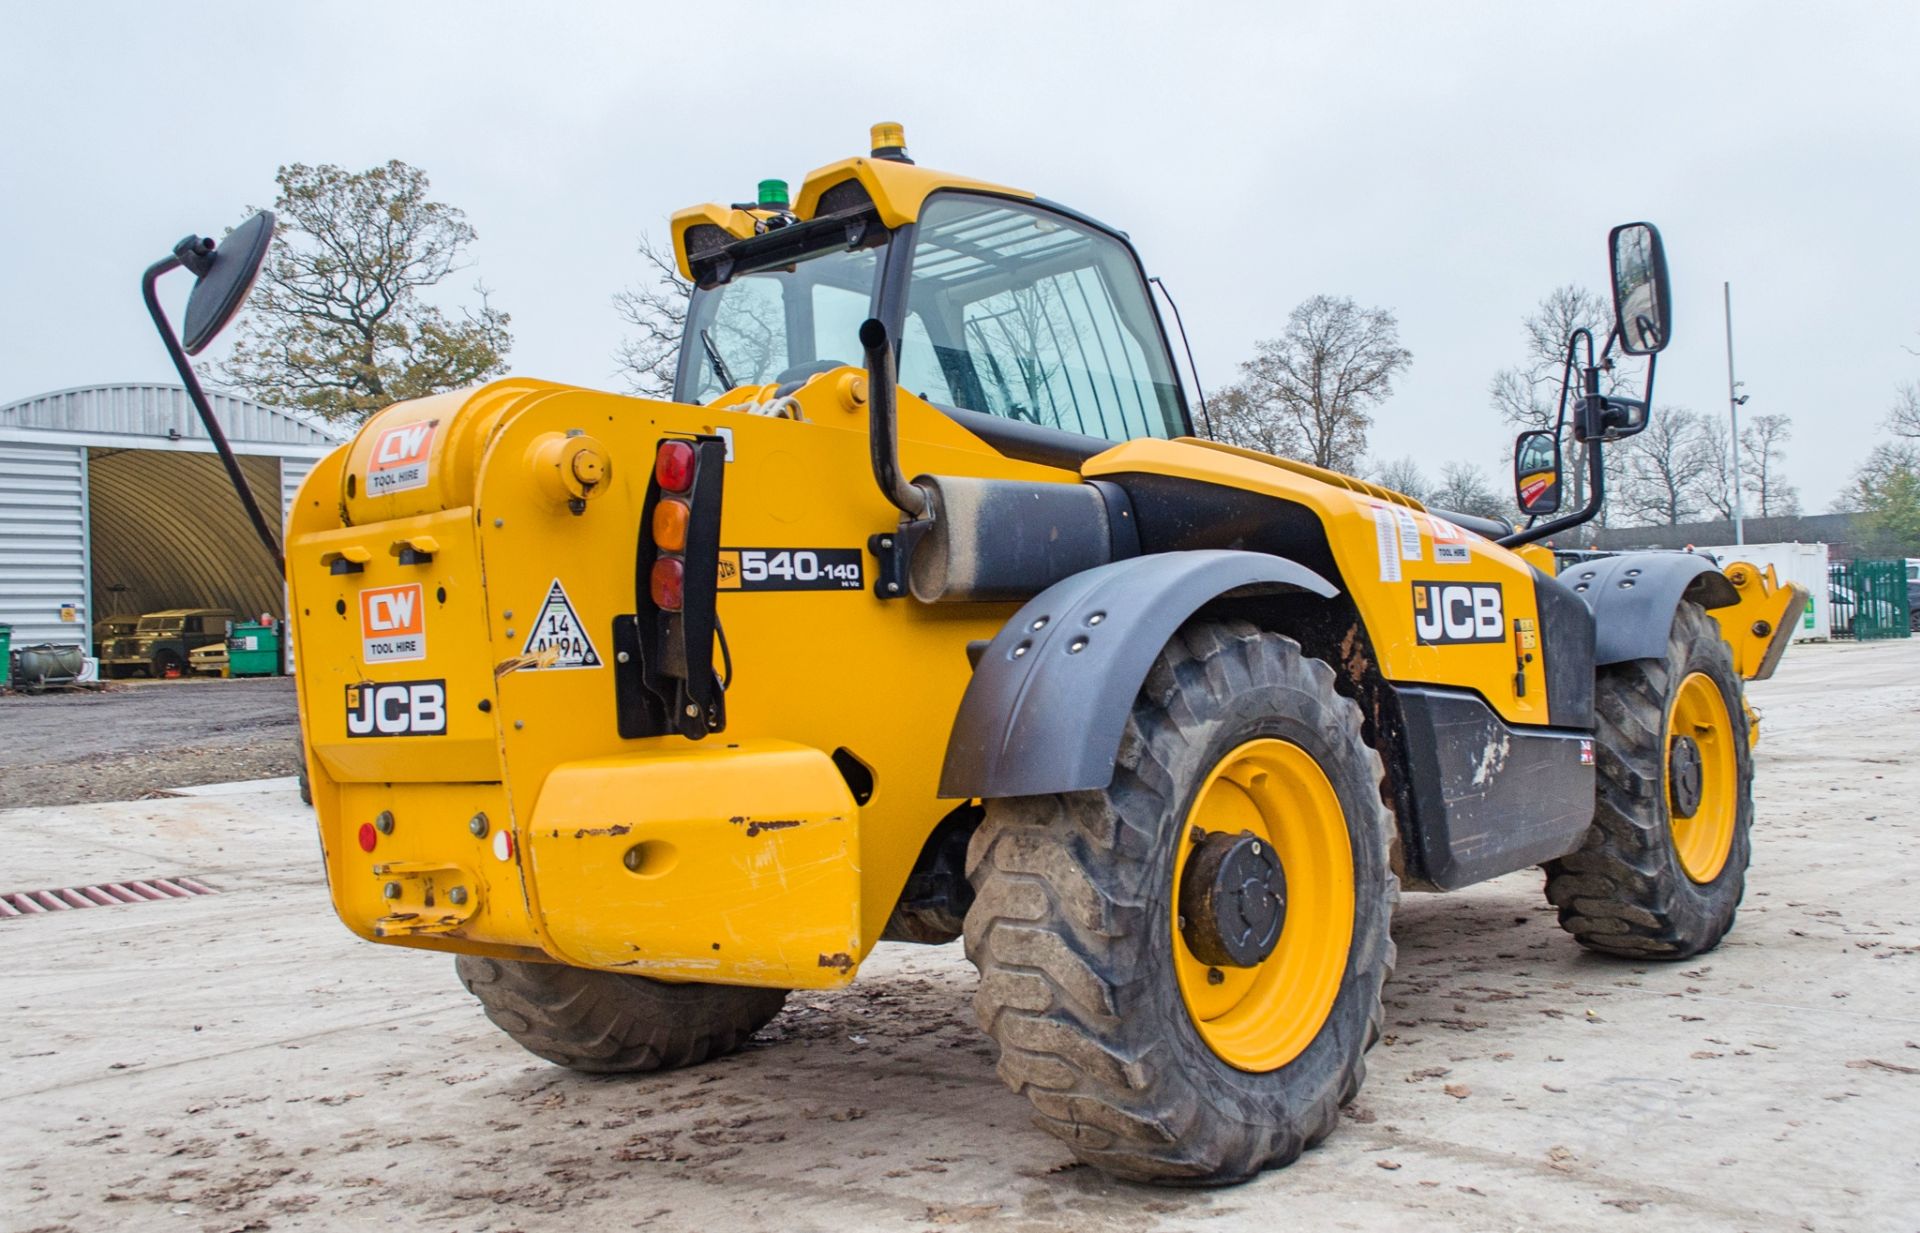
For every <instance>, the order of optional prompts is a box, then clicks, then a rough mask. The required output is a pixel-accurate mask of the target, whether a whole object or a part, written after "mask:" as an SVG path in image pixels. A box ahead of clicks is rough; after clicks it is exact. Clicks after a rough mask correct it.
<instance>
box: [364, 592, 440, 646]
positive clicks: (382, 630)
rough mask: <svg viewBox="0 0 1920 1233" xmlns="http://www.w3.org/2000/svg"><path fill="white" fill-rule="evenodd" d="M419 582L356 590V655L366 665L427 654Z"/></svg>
mask: <svg viewBox="0 0 1920 1233" xmlns="http://www.w3.org/2000/svg"><path fill="white" fill-rule="evenodd" d="M424 607H425V604H424V600H423V599H422V596H421V591H420V584H419V583H417V582H409V583H407V584H406V585H405V586H398V587H374V588H372V589H370V590H366V591H362V592H360V658H361V659H363V660H365V661H366V662H367V663H370V664H388V663H397V662H399V661H401V660H407V659H425V658H426V657H427V614H426V612H425V611H424Z"/></svg>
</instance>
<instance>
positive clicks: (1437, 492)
mask: <svg viewBox="0 0 1920 1233" xmlns="http://www.w3.org/2000/svg"><path fill="white" fill-rule="evenodd" d="M1425 501H1426V503H1427V504H1428V505H1431V506H1436V507H1438V508H1440V509H1445V510H1453V511H1454V512H1456V513H1461V514H1477V515H1478V516H1480V517H1482V518H1504V517H1506V515H1507V514H1509V513H1511V512H1512V505H1511V502H1510V500H1509V499H1508V498H1506V497H1503V496H1501V495H1500V492H1499V490H1498V489H1496V488H1495V487H1494V486H1493V482H1492V481H1491V480H1489V479H1488V478H1487V473H1486V472H1485V471H1483V470H1481V469H1480V467H1479V466H1477V465H1476V464H1474V463H1471V462H1449V463H1444V464H1442V465H1441V467H1440V483H1439V484H1438V485H1437V486H1436V487H1434V489H1433V490H1432V491H1431V492H1429V493H1428V494H1427V496H1426V498H1425Z"/></svg>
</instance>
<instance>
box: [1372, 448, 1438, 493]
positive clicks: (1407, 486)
mask: <svg viewBox="0 0 1920 1233" xmlns="http://www.w3.org/2000/svg"><path fill="white" fill-rule="evenodd" d="M1372 479H1373V482H1374V483H1376V484H1378V485H1380V486H1381V487H1382V488H1391V489H1393V490H1394V491H1395V492H1397V493H1400V494H1401V495H1403V496H1409V497H1412V498H1413V499H1414V500H1416V501H1419V502H1421V503H1422V504H1424V503H1425V502H1426V500H1427V497H1428V495H1429V494H1431V493H1432V492H1433V481H1432V480H1431V479H1429V478H1428V477H1427V473H1426V472H1425V471H1422V470H1421V469H1420V463H1419V462H1418V461H1417V460H1416V459H1415V458H1414V457H1413V456H1412V455H1411V454H1409V455H1407V456H1406V457H1404V458H1396V459H1394V460H1392V461H1391V462H1383V463H1377V464H1375V466H1374V469H1373V474H1372Z"/></svg>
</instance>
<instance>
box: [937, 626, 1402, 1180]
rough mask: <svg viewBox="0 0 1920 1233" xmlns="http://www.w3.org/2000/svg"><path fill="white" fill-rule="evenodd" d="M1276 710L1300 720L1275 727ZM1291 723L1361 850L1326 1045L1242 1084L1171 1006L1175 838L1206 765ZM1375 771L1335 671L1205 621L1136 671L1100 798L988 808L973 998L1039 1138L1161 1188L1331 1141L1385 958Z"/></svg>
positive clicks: (1260, 636) (974, 935)
mask: <svg viewBox="0 0 1920 1233" xmlns="http://www.w3.org/2000/svg"><path fill="white" fill-rule="evenodd" d="M1276 707H1278V708H1281V709H1285V710H1287V711H1288V712H1289V713H1290V714H1291V715H1292V717H1293V719H1294V721H1295V726H1294V727H1292V728H1289V729H1287V730H1286V731H1278V732H1276V731H1271V730H1270V729H1271V727H1272V720H1271V712H1272V711H1273V710H1274V709H1275V708H1276ZM1263 720H1264V721H1265V723H1266V727H1267V728H1268V729H1269V730H1268V731H1260V730H1257V729H1258V728H1259V726H1260V725H1261V723H1262V721H1263ZM1249 723H1252V724H1254V725H1255V729H1252V730H1250V729H1248V728H1247V725H1248V724H1249ZM1303 729H1305V730H1313V731H1317V732H1319V733H1321V734H1324V735H1323V736H1322V737H1321V738H1320V740H1321V741H1322V743H1323V744H1324V745H1326V746H1328V747H1330V748H1331V749H1332V751H1333V753H1334V757H1333V759H1332V762H1333V764H1332V765H1328V764H1327V762H1326V761H1325V760H1323V763H1322V764H1323V768H1324V769H1325V770H1326V771H1327V773H1328V776H1329V778H1330V779H1331V780H1332V781H1333V783H1334V786H1335V789H1336V791H1337V792H1338V793H1339V795H1340V798H1341V801H1342V804H1343V807H1344V809H1345V811H1346V812H1347V816H1348V828H1349V833H1350V834H1353V835H1355V837H1356V838H1355V852H1354V866H1355V876H1356V880H1361V881H1362V882H1363V884H1362V885H1360V886H1357V887H1356V888H1355V908H1356V922H1355V940H1354V944H1353V949H1352V951H1351V953H1350V955H1349V958H1348V967H1347V973H1346V975H1345V977H1344V978H1343V981H1342V986H1341V992H1340V995H1339V997H1338V999H1337V1000H1336V1002H1335V1005H1334V1008H1333V1011H1332V1013H1331V1014H1330V1016H1329V1018H1328V1021H1327V1024H1326V1025H1325V1027H1323V1029H1322V1031H1321V1033H1320V1036H1319V1037H1317V1038H1316V1039H1315V1041H1314V1043H1313V1044H1312V1045H1310V1046H1309V1047H1308V1049H1307V1051H1306V1052H1305V1053H1303V1054H1302V1055H1301V1056H1300V1057H1299V1058H1297V1059H1295V1061H1294V1062H1292V1063H1290V1064H1289V1065H1287V1066H1285V1067H1283V1068H1281V1069H1280V1070H1278V1071H1274V1072H1270V1073H1268V1074H1249V1073H1246V1072H1242V1071H1237V1070H1234V1069H1233V1068H1231V1067H1230V1066H1227V1065H1226V1064H1225V1063H1224V1062H1221V1061H1220V1060H1219V1059H1218V1058H1217V1057H1215V1056H1214V1054H1213V1053H1212V1051H1211V1050H1210V1049H1208V1047H1207V1045H1206V1044H1205V1043H1204V1041H1203V1040H1202V1039H1201V1037H1200V1036H1199V1034H1198V1032H1197V1031H1196V1030H1195V1029H1194V1027H1193V1025H1192V1023H1191V1021H1190V1020H1189V1018H1188V1016H1187V1013H1186V1008H1185V1005H1184V1003H1183V1002H1182V1001H1181V999H1180V993H1179V989H1178V985H1177V982H1176V981H1175V979H1174V973H1173V966H1172V963H1171V953H1172V952H1171V950H1170V949H1169V946H1170V940H1171V935H1172V925H1171V920H1170V904H1169V902H1168V900H1169V897H1170V895H1171V893H1172V888H1171V885H1170V869H1171V859H1172V858H1171V846H1170V840H1171V838H1172V836H1171V835H1170V834H1169V831H1168V828H1169V827H1171V826H1178V825H1181V824H1182V823H1183V822H1184V819H1185V817H1186V814H1187V810H1188V809H1189V808H1190V805H1191V799H1192V794H1193V792H1194V791H1195V790H1196V789H1197V788H1198V786H1199V784H1200V782H1201V780H1202V779H1203V778H1204V776H1205V774H1206V772H1207V770H1209V769H1210V768H1211V766H1212V765H1213V763H1214V761H1216V760H1217V759H1218V757H1219V756H1220V755H1222V754H1223V753H1225V752H1227V751H1228V750H1230V749H1231V748H1233V747H1234V746H1236V745H1238V744H1239V743H1240V742H1241V741H1243V740H1246V739H1251V737H1253V736H1255V735H1285V736H1293V735H1298V734H1299V732H1300V731H1302V730H1303ZM1235 732H1239V733H1240V734H1239V735H1234V733H1235ZM1222 742H1224V743H1225V744H1226V748H1225V749H1222V748H1219V747H1218V746H1219V744H1221V743H1222ZM1382 775H1383V772H1382V769H1381V764H1380V759H1379V757H1378V755H1377V754H1376V753H1375V752H1374V751H1373V750H1372V749H1370V748H1369V747H1367V745H1366V744H1365V742H1364V740H1363V738H1362V735H1361V713H1360V708H1359V707H1358V706H1357V705H1356V704H1355V703H1354V702H1353V701H1351V700H1350V699H1346V698H1342V697H1340V696H1339V695H1338V694H1337V693H1336V692H1335V690H1334V673H1333V670H1332V668H1331V667H1329V666H1328V665H1327V664H1325V663H1322V662H1320V661H1318V660H1313V659H1308V658H1306V657H1305V656H1304V655H1303V654H1302V653H1301V650H1300V647H1299V644H1298V643H1296V642H1294V641H1293V640H1291V639H1288V638H1283V637H1281V636H1279V635H1276V634H1272V633H1267V632H1264V631H1262V630H1260V629H1259V628H1257V627H1255V626H1253V625H1251V624H1249V623H1246V622H1243V621H1230V622H1215V621H1203V622H1195V623H1192V624H1189V625H1188V626H1187V627H1185V628H1184V629H1182V630H1181V631H1180V633H1179V634H1177V635H1176V636H1175V637H1174V639H1173V641H1172V642H1170V643H1169V644H1168V646H1167V647H1166V648H1165V650H1163V651H1162V653H1161V656H1160V659H1159V660H1158V661H1157V662H1156V663H1155V665H1154V667H1153V669H1152V671H1151V672H1150V673H1149V675H1148V677H1147V681H1146V684H1145V686H1144V687H1143V688H1142V691H1141V694H1140V697H1139V698H1138V700H1137V701H1136V703H1135V705H1134V710H1133V713H1132V715H1131V717H1130V718H1129V720H1128V723H1127V728H1126V732H1125V735H1124V736H1123V738H1122V740H1121V746H1120V756H1119V763H1118V765H1117V767H1116V769H1115V774H1114V779H1113V782H1112V784H1111V785H1110V786H1109V787H1108V788H1107V789H1106V790H1104V791H1093V792H1075V793H1067V794H1062V795H1054V796H1039V797H1025V798H1017V799H1007V800H994V801H989V802H988V803H987V818H986V821H985V822H984V823H983V824H982V825H981V827H980V829H979V831H978V832H977V833H976V834H975V836H974V839H973V842H972V845H971V848H970V850H969V853H968V861H967V867H968V874H969V876H970V877H971V878H972V880H973V884H974V889H975V900H974V904H973V908H972V910H971V911H970V912H969V913H968V915H967V922H966V925H967V927H966V947H967V955H968V957H969V958H970V959H971V960H972V961H973V963H974V965H975V966H976V967H977V968H978V969H979V970H980V986H979V991H978V993H977V995H976V997H975V1000H974V1005H975V1010H976V1012H977V1014H978V1017H979V1020H980V1024H981V1026H982V1027H983V1028H985V1029H986V1031H987V1033H988V1035H990V1036H991V1037H992V1038H993V1039H994V1040H995V1041H996V1042H997V1043H998V1045H999V1047H1000V1059H999V1065H998V1069H999V1073H1000V1076H1001V1078H1002V1079H1003V1080H1004V1081H1005V1082H1006V1084H1007V1086H1008V1087H1010V1088H1012V1089H1013V1090H1014V1091H1015V1092H1018V1093H1020V1094H1022V1095H1024V1096H1026V1097H1027V1099H1028V1100H1029V1102H1031V1104H1032V1105H1033V1108H1034V1110H1035V1113H1036V1121H1037V1122H1038V1123H1039V1125H1040V1126H1041V1127H1042V1128H1044V1129H1046V1130H1048V1131H1049V1132H1051V1133H1052V1134H1053V1135H1055V1136H1056V1137H1058V1138H1060V1139H1061V1140H1063V1141H1064V1142H1065V1143H1066V1144H1067V1145H1068V1146H1069V1147H1070V1148H1072V1150H1073V1152H1074V1154H1075V1155H1076V1156H1078V1157H1079V1158H1080V1159H1081V1160H1083V1161H1085V1162H1086V1163H1088V1164H1091V1165H1094V1166H1095V1167H1097V1168H1100V1169H1102V1170H1104V1171H1106V1172H1108V1173H1111V1174H1114V1175H1115V1176H1118V1177H1122V1178H1127V1179H1131V1180H1136V1181H1148V1182H1157V1183H1163V1184H1174V1185H1213V1184H1225V1183H1231V1182H1236V1181H1241V1180H1244V1179H1245V1178H1247V1177H1250V1176H1252V1175H1254V1174H1255V1173H1258V1172H1259V1171H1260V1170H1262V1169H1264V1168H1269V1167H1274V1166H1278V1165H1284V1164H1287V1163H1289V1162H1291V1161H1292V1160H1293V1159H1294V1158H1295V1157H1297V1156H1298V1155H1299V1154H1300V1153H1301V1151H1303V1150H1304V1149H1306V1148H1308V1147H1311V1146H1312V1145H1314V1144H1316V1143H1318V1142H1319V1141H1320V1140H1322V1139H1324V1138H1325V1137H1326V1136H1327V1134H1328V1133H1330V1132H1331V1131H1332V1130H1333V1128H1334V1126H1335V1125H1336V1124H1337V1123H1338V1121H1339V1116H1340V1108H1341V1106H1343V1105H1345V1104H1346V1103H1348V1102H1349V1101H1351V1100H1352V1099H1353V1097H1354V1095H1355V1094H1356V1093H1357V1092H1358V1091H1359V1089H1360V1085H1361V1083H1362V1081H1363V1079H1364V1077H1365V1074H1366V1061H1365V1055H1366V1051H1367V1049H1368V1048H1370V1047H1371V1046H1372V1045H1373V1043H1374V1042H1375V1041H1376V1040H1377V1039H1378V1038H1379V1035H1380V1031H1381V1024H1382V1019H1383V1016H1384V1013H1385V1012H1384V1008H1383V1006H1382V1003H1381V989H1382V987H1383V986H1384V984H1385V982H1386V980H1387V978H1388V976H1389V975H1390V974H1391V971H1392V967H1393V962H1394V946H1393V940H1392V937H1391V934H1390V932H1389V928H1388V926H1389V923H1390V920H1391V916H1392V911H1393V905H1394V904H1395V903H1396V902H1397V901H1398V898H1399V882H1398V880H1397V879H1396V878H1395V876H1394V874H1393V871H1392V867H1391V864H1390V862H1389V859H1388V844H1389V842H1390V839H1391V836H1392V833H1393V827H1392V823H1391V819H1390V815H1389V814H1388V812H1387V809H1386V807H1385V805H1384V804H1383V802H1382V798H1381V781H1382ZM1356 815H1358V816H1357V819H1356ZM1162 854H1164V857H1165V863H1164V864H1163V863H1162V862H1161V860H1159V859H1156V857H1157V856H1159V855H1162Z"/></svg>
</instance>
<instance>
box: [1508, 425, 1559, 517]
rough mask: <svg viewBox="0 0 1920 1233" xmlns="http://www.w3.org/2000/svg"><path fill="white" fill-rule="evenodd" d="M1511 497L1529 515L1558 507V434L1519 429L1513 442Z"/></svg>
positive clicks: (1555, 509)
mask: <svg viewBox="0 0 1920 1233" xmlns="http://www.w3.org/2000/svg"><path fill="white" fill-rule="evenodd" d="M1513 499H1514V502H1515V503H1516V504H1518V505H1519V506H1520V512H1521V513H1523V514H1526V515H1528V516H1529V517H1531V516H1533V515H1537V514H1552V513H1557V512H1558V511H1559V509H1560V434H1559V433H1555V432H1544V431H1536V432H1523V433H1521V434H1520V436H1519V437H1518V438H1516V439H1515V441H1514V443H1513Z"/></svg>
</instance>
